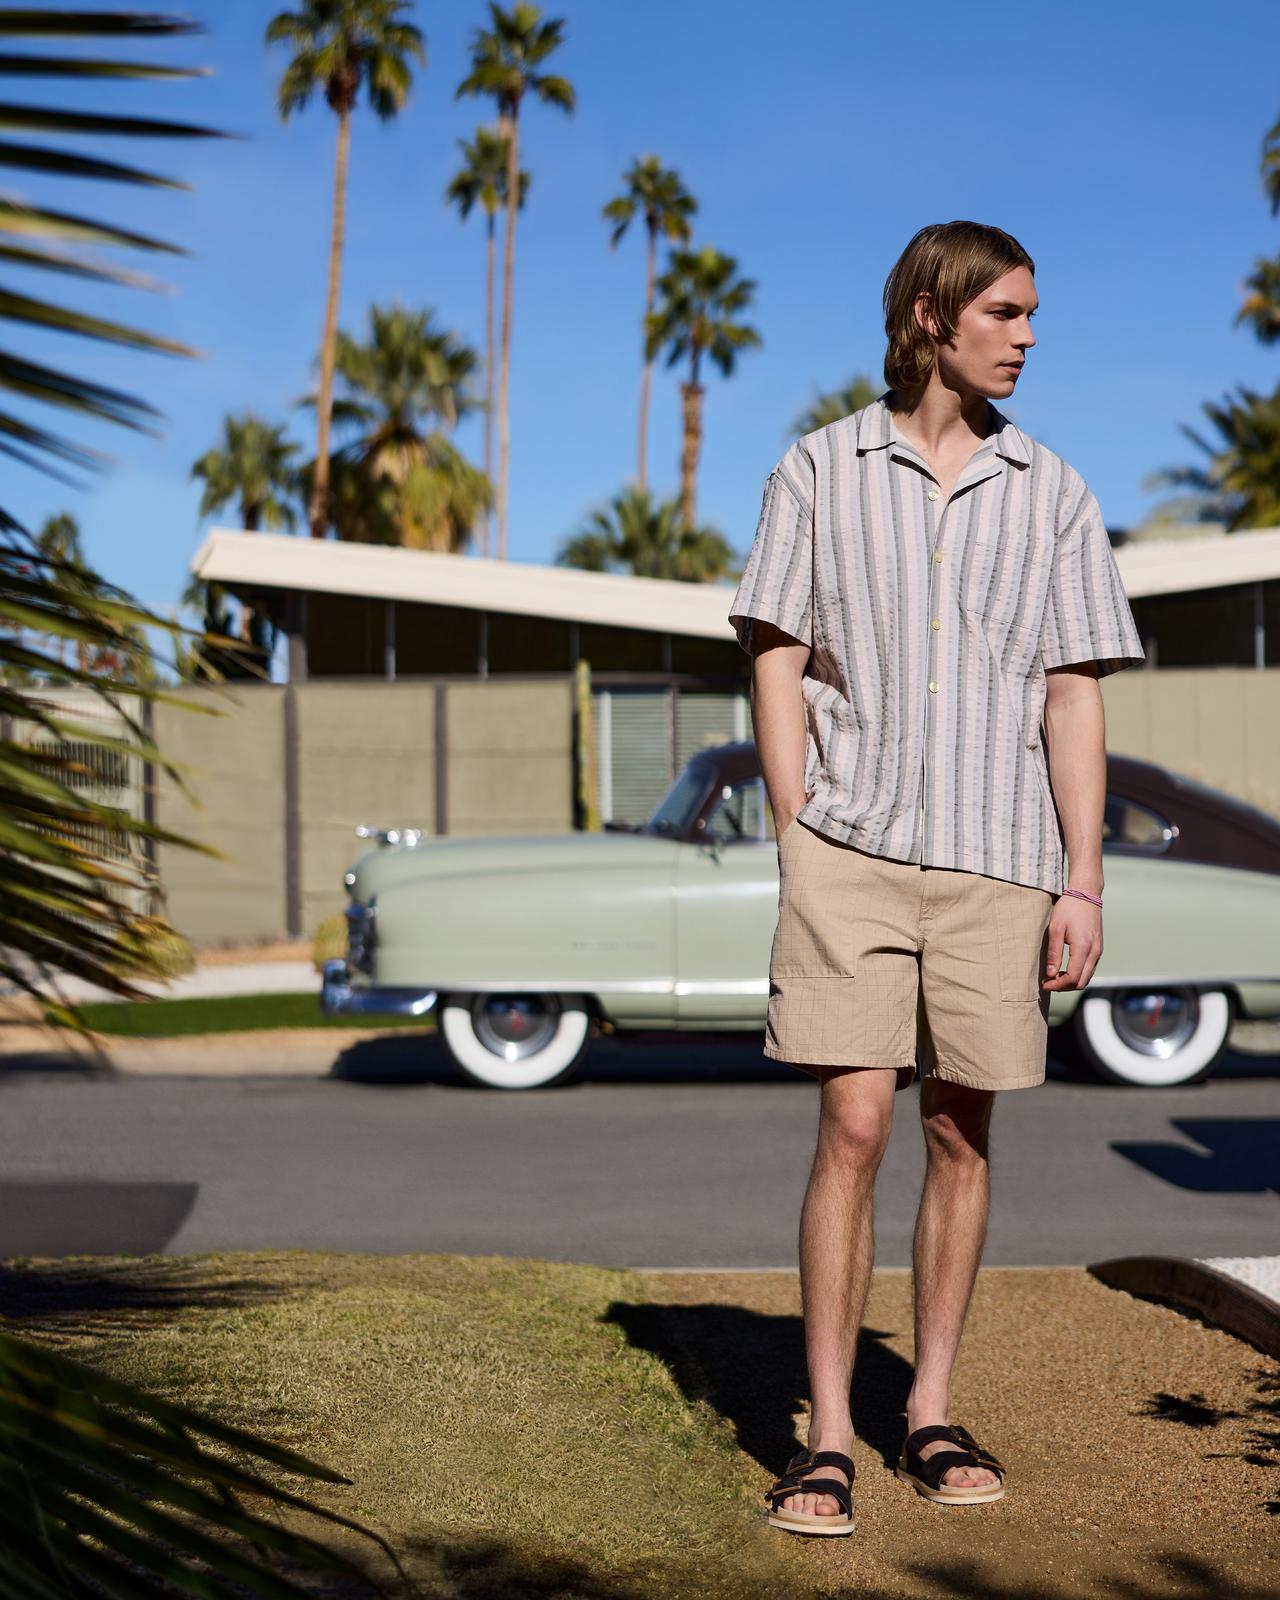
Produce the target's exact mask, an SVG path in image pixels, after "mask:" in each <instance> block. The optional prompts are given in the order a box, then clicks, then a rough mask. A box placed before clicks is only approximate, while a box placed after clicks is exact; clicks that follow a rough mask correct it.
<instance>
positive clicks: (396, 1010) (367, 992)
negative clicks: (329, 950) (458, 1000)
mask: <svg viewBox="0 0 1280 1600" xmlns="http://www.w3.org/2000/svg"><path fill="white" fill-rule="evenodd" d="M435 1003H436V991H435V990H434V989H392V988H378V987H376V986H371V985H367V984H361V985H360V986H359V987H358V988H357V987H355V986H354V985H353V984H352V982H351V968H350V967H349V966H348V965H347V963H346V962H345V961H337V960H335V961H326V962H325V964H324V977H323V980H322V982H321V985H320V1009H321V1011H323V1012H324V1014H325V1016H327V1017H334V1016H376V1017H381V1016H387V1017H425V1016H426V1014H427V1012H428V1011H430V1010H431V1008H432V1006H434V1005H435Z"/></svg>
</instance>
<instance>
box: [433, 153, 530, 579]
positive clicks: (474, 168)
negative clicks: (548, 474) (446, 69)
mask: <svg viewBox="0 0 1280 1600" xmlns="http://www.w3.org/2000/svg"><path fill="white" fill-rule="evenodd" d="M458 144H459V146H460V148H461V150H462V155H463V166H462V167H461V169H460V170H459V171H458V172H457V174H456V175H455V176H454V178H453V180H452V181H451V183H450V184H449V187H448V188H447V189H446V190H445V195H444V197H445V199H446V200H452V201H454V202H455V203H456V205H457V207H458V212H459V214H460V215H461V217H462V219H463V221H464V222H465V221H466V219H467V218H468V217H469V216H470V215H471V208H472V206H473V205H475V203H476V202H477V201H479V203H480V205H481V207H482V208H483V210H484V215H485V263H484V475H485V477H486V478H488V479H489V480H490V482H492V480H493V365H494V363H493V353H494V337H493V263H494V255H495V239H494V234H495V231H496V220H497V215H498V209H499V207H500V206H502V205H503V204H505V201H506V193H507V145H508V141H507V140H506V139H504V138H502V137H501V135H499V134H496V133H494V132H492V131H491V130H490V129H488V128H477V129H476V139H475V143H474V144H468V143H467V141H466V140H465V139H459V140H458ZM528 189H529V174H528V173H527V172H522V173H521V174H520V193H519V195H518V196H517V198H516V209H517V210H523V209H524V202H525V196H526V194H527V193H528ZM491 520H492V519H491V517H490V516H489V515H488V513H486V514H485V519H484V530H483V531H484V537H483V540H482V543H481V547H480V553H481V555H484V556H487V555H488V554H489V537H490V532H491V530H490V522H491Z"/></svg>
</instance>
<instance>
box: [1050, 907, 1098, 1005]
mask: <svg viewBox="0 0 1280 1600" xmlns="http://www.w3.org/2000/svg"><path fill="white" fill-rule="evenodd" d="M1064 943H1065V944H1067V945H1069V946H1070V947H1071V956H1070V959H1069V960H1068V962H1067V970H1066V971H1065V972H1059V971H1058V968H1059V967H1060V966H1061V965H1062V946H1063V944H1064ZM1101 956H1102V911H1101V908H1100V907H1098V906H1094V905H1090V904H1089V902H1088V901H1087V900H1081V899H1079V898H1078V897H1077V896H1076V895H1072V894H1068V895H1063V896H1061V898H1060V899H1059V900H1058V901H1057V903H1056V904H1055V905H1054V908H1053V914H1052V916H1051V917H1050V918H1049V950H1048V955H1047V959H1046V965H1045V976H1044V980H1043V983H1042V987H1043V988H1045V989H1083V988H1084V987H1085V985H1086V984H1087V983H1088V982H1089V979H1090V978H1092V977H1093V970H1094V968H1095V967H1096V966H1097V965H1098V961H1099V959H1100V958H1101Z"/></svg>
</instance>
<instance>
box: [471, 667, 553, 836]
mask: <svg viewBox="0 0 1280 1600" xmlns="http://www.w3.org/2000/svg"><path fill="white" fill-rule="evenodd" d="M447 693H448V707H447V713H446V720H445V728H446V740H447V744H448V778H447V782H448V800H447V805H448V830H449V832H450V833H452V834H498V833H563V832H566V831H567V830H568V829H570V828H571V827H572V826H573V747H572V741H573V686H572V684H570V683H564V682H561V683H503V682H501V681H497V680H493V679H490V680H488V681H486V682H483V683H451V684H450V685H449V687H448V691H447Z"/></svg>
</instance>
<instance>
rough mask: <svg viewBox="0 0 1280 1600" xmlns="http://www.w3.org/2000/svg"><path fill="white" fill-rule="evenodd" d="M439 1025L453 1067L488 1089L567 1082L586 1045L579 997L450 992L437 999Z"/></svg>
mask: <svg viewBox="0 0 1280 1600" xmlns="http://www.w3.org/2000/svg"><path fill="white" fill-rule="evenodd" d="M439 1023H440V1037H441V1039H443V1041H444V1046H445V1049H446V1050H447V1051H448V1052H449V1055H450V1057H451V1058H452V1060H453V1064H454V1066H455V1067H457V1069H458V1071H459V1072H460V1073H461V1074H462V1076H463V1077H464V1078H466V1079H467V1080H468V1081H469V1082H471V1083H475V1084H483V1085H484V1086H485V1087H486V1088H489V1089H545V1088H547V1087H548V1086H550V1085H551V1084H556V1083H567V1082H568V1081H569V1080H570V1078H572V1077H574V1076H575V1075H576V1074H577V1071H578V1069H579V1067H580V1066H581V1065H582V1061H583V1058H584V1056H585V1055H586V1053H587V1047H588V1046H589V1044H590V1043H591V1013H590V1011H589V1010H588V1009H587V1006H586V1003H585V1001H584V1000H583V998H582V997H581V996H579V995H555V994H454V995H449V996H448V997H447V998H445V999H444V1000H443V1001H442V1002H441V1004H440V1009H439Z"/></svg>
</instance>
